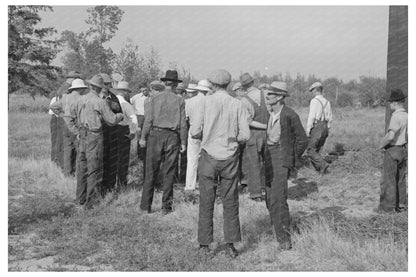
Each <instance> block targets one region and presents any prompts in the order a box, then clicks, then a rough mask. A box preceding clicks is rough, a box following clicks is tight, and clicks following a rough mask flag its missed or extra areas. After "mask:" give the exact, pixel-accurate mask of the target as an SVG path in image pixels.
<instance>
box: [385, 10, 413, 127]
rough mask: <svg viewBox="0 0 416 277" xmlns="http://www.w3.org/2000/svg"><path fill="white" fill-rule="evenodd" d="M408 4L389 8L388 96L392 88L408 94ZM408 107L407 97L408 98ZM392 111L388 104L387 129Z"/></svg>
mask: <svg viewBox="0 0 416 277" xmlns="http://www.w3.org/2000/svg"><path fill="white" fill-rule="evenodd" d="M407 15H408V12H407V6H390V9H389V40H388V53H387V84H386V97H385V99H387V98H388V97H389V95H390V90H392V89H394V88H400V89H401V90H403V93H404V94H405V95H407V66H408V54H407V53H408V52H407V48H408V46H407V45H408V23H407V22H408V21H407ZM406 109H407V99H406ZM390 117H391V111H390V107H389V105H386V117H385V123H386V126H385V131H387V128H388V126H389V123H390Z"/></svg>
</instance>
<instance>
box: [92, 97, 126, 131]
mask: <svg viewBox="0 0 416 277" xmlns="http://www.w3.org/2000/svg"><path fill="white" fill-rule="evenodd" d="M100 100H101V99H100ZM99 103H100V104H99V105H100V110H98V111H96V112H98V113H99V114H101V117H102V119H103V120H104V122H105V123H107V124H108V125H116V124H117V123H119V122H120V121H121V120H123V115H122V114H121V113H116V114H114V113H113V112H112V111H111V109H110V107H109V106H108V105H107V103H106V102H105V101H104V100H101V101H100V102H99Z"/></svg>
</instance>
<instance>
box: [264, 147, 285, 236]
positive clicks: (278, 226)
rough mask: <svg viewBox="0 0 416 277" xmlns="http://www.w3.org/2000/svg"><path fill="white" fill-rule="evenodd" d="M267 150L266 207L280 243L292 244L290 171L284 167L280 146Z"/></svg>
mask: <svg viewBox="0 0 416 277" xmlns="http://www.w3.org/2000/svg"><path fill="white" fill-rule="evenodd" d="M267 148H268V149H267V150H266V173H267V175H266V207H267V209H268V210H269V213H270V219H271V222H272V224H273V227H274V231H275V233H276V239H277V241H278V242H279V243H285V242H289V243H290V231H289V227H290V226H289V222H290V219H289V216H290V215H289V205H288V204H287V191H288V184H287V180H288V177H289V169H288V168H287V167H284V166H283V159H284V156H283V151H282V150H281V148H280V146H270V145H269V146H268V147H267Z"/></svg>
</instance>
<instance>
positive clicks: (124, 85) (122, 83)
mask: <svg viewBox="0 0 416 277" xmlns="http://www.w3.org/2000/svg"><path fill="white" fill-rule="evenodd" d="M117 89H118V90H125V91H128V92H131V89H130V88H129V83H128V82H126V81H120V82H118V84H117Z"/></svg>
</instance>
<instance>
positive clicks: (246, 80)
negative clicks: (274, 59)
mask: <svg viewBox="0 0 416 277" xmlns="http://www.w3.org/2000/svg"><path fill="white" fill-rule="evenodd" d="M240 82H241V85H243V86H245V85H247V84H250V83H251V82H254V79H253V77H251V75H250V74H249V73H244V74H243V75H241V76H240Z"/></svg>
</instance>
